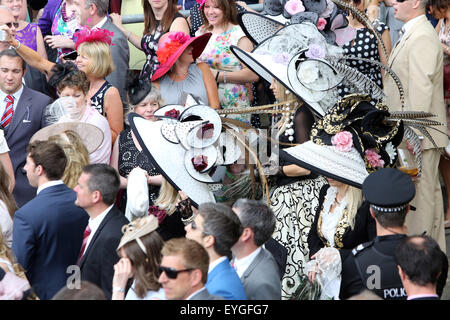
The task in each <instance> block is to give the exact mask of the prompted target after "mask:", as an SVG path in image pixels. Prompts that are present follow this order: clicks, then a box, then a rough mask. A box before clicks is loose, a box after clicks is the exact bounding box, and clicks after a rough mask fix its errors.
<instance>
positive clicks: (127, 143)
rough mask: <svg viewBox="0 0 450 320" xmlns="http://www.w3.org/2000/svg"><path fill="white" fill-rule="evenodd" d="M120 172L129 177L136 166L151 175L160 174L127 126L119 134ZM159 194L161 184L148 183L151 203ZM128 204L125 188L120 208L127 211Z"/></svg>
mask: <svg viewBox="0 0 450 320" xmlns="http://www.w3.org/2000/svg"><path fill="white" fill-rule="evenodd" d="M118 167H119V174H120V175H121V176H122V177H125V178H126V177H128V174H129V173H130V172H131V170H133V169H134V168H136V167H140V168H142V169H144V170H145V171H147V172H148V174H149V175H151V176H156V175H159V172H158V171H157V170H156V168H155V166H154V165H153V164H152V163H151V161H150V159H149V158H148V157H147V155H146V154H145V153H144V151H139V150H138V148H136V145H135V144H134V141H133V137H132V136H131V129H130V128H127V129H125V130H123V131H122V132H121V133H120V135H119V163H118ZM158 195H159V186H154V185H150V184H149V185H148V197H149V203H150V205H152V204H153V203H154V202H155V200H156V198H157V197H158ZM126 205H127V192H126V190H123V192H122V196H121V198H120V202H119V209H120V210H121V211H122V212H125V208H126Z"/></svg>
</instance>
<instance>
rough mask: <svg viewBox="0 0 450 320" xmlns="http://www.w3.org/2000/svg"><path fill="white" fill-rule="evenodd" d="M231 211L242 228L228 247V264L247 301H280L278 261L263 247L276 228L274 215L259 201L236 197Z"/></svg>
mask: <svg viewBox="0 0 450 320" xmlns="http://www.w3.org/2000/svg"><path fill="white" fill-rule="evenodd" d="M233 211H234V212H235V213H236V215H237V216H238V218H239V220H240V221H241V224H242V227H243V231H242V235H241V236H240V237H239V240H238V242H236V244H235V245H234V246H233V247H232V248H231V251H232V252H233V256H234V259H233V260H232V262H231V264H232V265H233V266H234V268H235V269H236V272H237V274H238V276H239V278H240V279H241V282H242V285H243V286H244V290H245V295H246V296H247V299H248V300H280V299H281V281H280V277H279V273H278V266H277V263H276V261H275V259H274V257H273V256H272V254H271V253H270V252H269V251H267V250H266V249H265V248H263V247H262V246H263V244H264V243H266V241H267V240H269V239H270V237H271V235H272V233H273V231H274V230H275V216H274V214H273V212H272V210H270V208H269V207H268V206H267V205H266V204H265V203H263V202H261V201H256V200H248V199H239V200H238V201H236V202H235V203H234V204H233Z"/></svg>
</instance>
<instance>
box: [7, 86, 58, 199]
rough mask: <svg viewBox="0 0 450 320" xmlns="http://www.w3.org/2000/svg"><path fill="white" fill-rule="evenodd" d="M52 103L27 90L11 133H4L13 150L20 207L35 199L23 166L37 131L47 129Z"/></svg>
mask: <svg viewBox="0 0 450 320" xmlns="http://www.w3.org/2000/svg"><path fill="white" fill-rule="evenodd" d="M51 102H52V99H51V98H50V97H48V96H46V95H44V94H42V93H40V92H37V91H34V90H32V89H29V88H27V87H25V86H24V87H23V92H22V95H21V96H20V99H19V102H18V104H17V107H16V110H15V111H14V116H13V118H12V121H11V123H10V124H9V126H8V130H5V138H6V142H7V143H8V147H9V149H10V151H9V157H10V158H11V162H12V165H13V170H14V175H15V178H16V186H15V187H14V190H13V196H14V199H15V200H16V202H17V205H18V206H19V207H21V206H23V205H24V204H25V203H27V202H28V201H30V200H31V199H33V198H34V196H35V195H36V188H33V187H32V186H30V184H29V183H28V178H27V175H26V172H25V170H24V169H23V166H24V165H25V161H26V157H27V151H26V150H27V146H28V143H29V142H30V139H31V137H32V136H33V134H34V133H35V132H36V131H38V130H39V129H41V128H43V127H45V119H44V118H43V113H44V110H45V107H46V106H47V105H49V104H50V103H51Z"/></svg>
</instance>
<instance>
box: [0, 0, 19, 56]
mask: <svg viewBox="0 0 450 320" xmlns="http://www.w3.org/2000/svg"><path fill="white" fill-rule="evenodd" d="M1 25H6V26H7V27H8V28H9V29H10V30H11V32H12V35H13V36H14V37H15V36H16V29H17V28H18V27H19V23H18V22H15V20H14V16H13V14H12V12H11V10H10V9H9V8H8V7H5V6H1V5H0V26H1ZM3 32H4V31H3V30H1V31H0V51H3V50H6V49H9V47H10V44H9V42H8V41H2V33H3Z"/></svg>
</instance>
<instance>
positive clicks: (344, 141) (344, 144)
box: [331, 131, 353, 152]
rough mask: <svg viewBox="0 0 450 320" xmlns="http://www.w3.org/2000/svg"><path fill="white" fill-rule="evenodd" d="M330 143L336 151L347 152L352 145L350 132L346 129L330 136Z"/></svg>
mask: <svg viewBox="0 0 450 320" xmlns="http://www.w3.org/2000/svg"><path fill="white" fill-rule="evenodd" d="M331 143H332V144H333V146H335V147H336V149H337V150H338V151H341V152H349V151H350V150H351V149H352V147H353V138H352V134H351V133H350V132H348V131H341V132H338V133H336V134H335V135H334V136H333V137H332V138H331Z"/></svg>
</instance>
